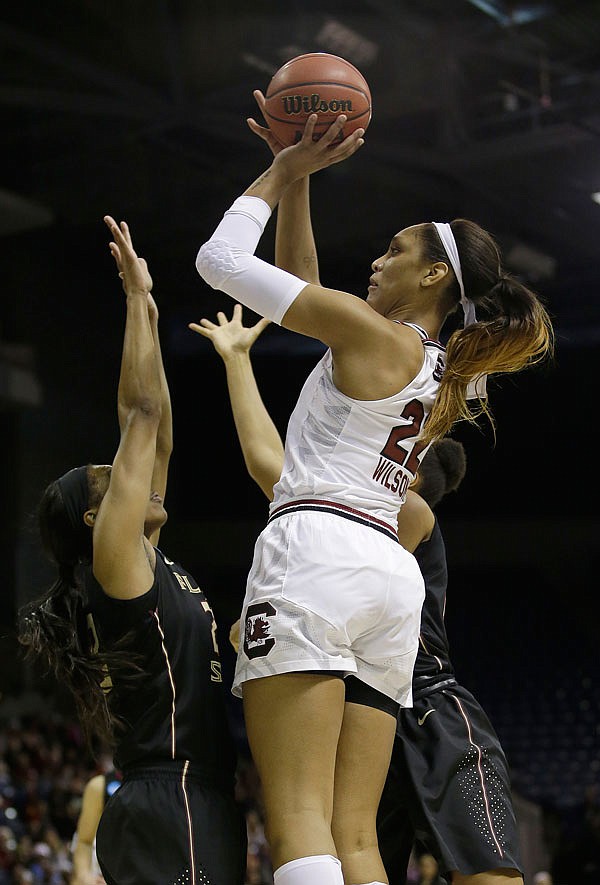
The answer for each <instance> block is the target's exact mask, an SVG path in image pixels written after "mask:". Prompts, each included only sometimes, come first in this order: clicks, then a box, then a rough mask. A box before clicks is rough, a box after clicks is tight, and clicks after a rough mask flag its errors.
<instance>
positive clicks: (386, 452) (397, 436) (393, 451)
mask: <svg viewBox="0 0 600 885" xmlns="http://www.w3.org/2000/svg"><path fill="white" fill-rule="evenodd" d="M400 417H401V418H405V419H406V420H407V421H410V422H411V423H410V424H400V425H398V427H392V430H391V432H390V435H389V436H388V440H387V442H386V444H385V445H384V447H383V448H382V450H381V454H382V455H383V457H384V458H387V459H388V460H389V461H395V462H396V464H400V465H401V466H402V467H404V468H405V470H408V471H410V473H413V474H415V473H416V472H417V470H418V469H419V455H420V454H421V452H422V451H423V449H424V448H425V444H424V443H420V442H415V443H413V445H412V446H411V448H410V451H406V449H403V448H402V446H401V445H400V443H401V442H403V441H404V440H408V439H414V438H415V437H416V436H418V435H419V431H420V430H421V427H422V426H423V418H424V417H425V409H424V408H423V403H421V402H420V401H419V400H418V399H413V400H411V401H410V402H409V403H407V404H406V406H405V407H404V409H403V411H402V415H401V416H400Z"/></svg>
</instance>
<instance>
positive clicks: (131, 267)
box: [104, 215, 152, 293]
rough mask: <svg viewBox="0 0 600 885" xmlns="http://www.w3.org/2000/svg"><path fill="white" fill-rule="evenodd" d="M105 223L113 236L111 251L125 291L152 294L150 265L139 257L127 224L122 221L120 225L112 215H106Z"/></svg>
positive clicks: (110, 245)
mask: <svg viewBox="0 0 600 885" xmlns="http://www.w3.org/2000/svg"><path fill="white" fill-rule="evenodd" d="M104 221H105V224H106V226H107V227H108V229H109V230H110V232H111V234H112V236H113V242H111V243H109V249H110V252H111V255H112V256H113V258H114V259H115V263H116V265H117V267H118V269H119V276H120V277H121V279H122V280H123V289H124V290H125V292H127V293H131V292H140V291H141V292H146V293H148V292H151V291H152V277H151V276H150V273H149V271H148V265H147V264H146V261H145V260H144V259H143V258H139V257H138V256H137V254H136V251H135V249H134V248H133V241H132V239H131V233H130V231H129V227H128V225H127V222H125V221H122V222H121V224H120V225H118V224H117V222H116V221H115V220H114V218H112V217H111V216H110V215H105V216H104Z"/></svg>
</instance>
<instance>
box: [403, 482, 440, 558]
mask: <svg viewBox="0 0 600 885" xmlns="http://www.w3.org/2000/svg"><path fill="white" fill-rule="evenodd" d="M434 525H435V514H434V512H433V510H432V509H431V507H430V506H429V504H428V503H427V502H426V501H425V500H424V498H422V497H421V496H420V495H418V494H417V493H416V492H413V491H411V490H410V489H409V490H408V491H407V493H406V499H405V501H404V504H403V505H402V507H401V508H400V512H399V513H398V538H399V540H400V543H402V544H403V546H404V547H406V548H407V549H409V550H414V549H415V548H416V547H417V546H418V545H419V544H421V543H423V541H427V540H429V538H430V537H431V533H432V531H433V528H434Z"/></svg>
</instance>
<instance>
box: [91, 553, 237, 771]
mask: <svg viewBox="0 0 600 885" xmlns="http://www.w3.org/2000/svg"><path fill="white" fill-rule="evenodd" d="M86 589H87V593H88V602H89V609H90V613H91V617H92V618H93V625H91V626H92V627H93V629H94V630H95V632H96V634H97V639H98V644H99V647H100V648H104V649H107V648H109V647H110V646H112V645H113V644H114V643H115V642H116V641H118V640H123V642H124V643H125V648H127V649H129V648H130V649H131V651H132V653H133V654H134V655H136V656H137V657H136V662H138V663H139V666H140V667H141V668H142V669H143V673H144V675H143V676H141V677H140V678H138V679H137V680H136V681H135V683H134V684H133V685H128V684H125V683H124V682H123V680H122V679H121V683H122V684H119V683H118V682H115V683H113V684H112V688H110V689H109V690H110V693H111V697H110V704H111V709H112V710H113V711H114V713H115V714H116V715H117V716H118V717H119V718H120V719H121V720H122V721H123V723H124V727H123V729H122V730H118V731H117V733H116V748H115V751H114V760H115V766H116V767H117V768H118V769H119V770H124V769H126V768H127V766H131V765H140V764H142V765H143V764H150V763H153V762H156V761H160V760H161V759H163V760H165V759H171V760H173V759H176V760H188V761H189V762H190V763H191V764H193V765H194V766H195V768H196V770H198V769H199V768H201V769H202V770H203V771H205V773H206V777H207V780H209V781H213V782H214V781H215V780H216V781H217V782H218V783H222V784H223V786H226V787H230V786H231V785H232V784H233V778H234V771H235V749H234V746H233V742H232V739H231V736H230V733H229V727H228V722H227V714H226V708H225V694H224V688H223V683H222V676H221V662H220V658H219V652H218V648H217V643H216V635H215V633H216V624H215V620H214V617H213V614H212V611H211V609H210V606H209V604H208V602H207V600H206V597H205V596H204V593H203V592H202V590H201V589H200V588H199V586H198V584H197V583H196V581H195V580H194V578H193V577H192V576H191V575H190V574H189V573H188V572H187V571H186V570H185V569H184V568H182V567H181V566H180V565H179V564H178V563H177V562H173V561H172V560H170V559H168V558H167V557H166V556H165V555H164V554H163V553H162V552H161V551H160V550H158V549H156V568H155V573H154V583H153V585H152V587H151V588H150V590H148V592H147V593H144V594H143V595H142V596H138V597H136V598H135V599H127V600H123V599H114V598H112V597H110V596H108V595H107V594H106V593H104V591H103V590H102V588H101V586H100V585H99V584H98V582H97V581H96V580H95V578H94V576H93V574H92V571H91V568H88V569H87V570H86ZM107 676H108V678H109V679H111V680H112V677H111V676H110V673H108V674H107Z"/></svg>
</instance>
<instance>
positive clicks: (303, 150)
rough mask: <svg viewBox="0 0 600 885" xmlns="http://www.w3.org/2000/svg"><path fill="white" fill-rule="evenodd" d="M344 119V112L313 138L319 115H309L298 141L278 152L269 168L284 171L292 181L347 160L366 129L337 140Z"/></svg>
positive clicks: (357, 147)
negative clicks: (324, 130)
mask: <svg viewBox="0 0 600 885" xmlns="http://www.w3.org/2000/svg"><path fill="white" fill-rule="evenodd" d="M346 119H347V118H346V115H345V114H340V116H339V117H338V118H337V120H335V121H334V122H333V123H332V124H331V126H330V127H329V129H327V130H326V132H324V133H323V135H321V137H320V138H318V139H317V140H316V141H315V140H314V139H313V133H314V130H315V126H316V125H317V121H318V117H317V115H316V114H311V115H310V117H309V118H308V120H307V121H306V126H305V127H304V133H303V135H302V138H301V139H300V141H299V142H298V144H294V145H292V146H291V147H287V148H283V149H282V150H281V151H279V153H278V154H277V156H276V157H275V159H274V160H273V167H272V168H273V169H275V168H277V169H279V170H281V171H283V172H284V174H285V177H286V178H288V179H289V180H290V181H295V180H297V179H298V178H304V176H305V175H310V174H311V173H313V172H318V171H319V169H325V168H326V167H327V166H333V165H334V163H341V162H342V161H343V160H347V159H348V158H349V157H351V156H352V155H353V154H355V153H356V151H357V150H358V149H359V148H360V147H362V145H363V144H364V138H363V136H364V134H365V130H364V129H355V130H354V132H351V133H350V135H348V136H347V137H346V138H344V140H343V141H338V139H339V137H340V133H341V132H342V130H343V128H344V123H345V122H346Z"/></svg>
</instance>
